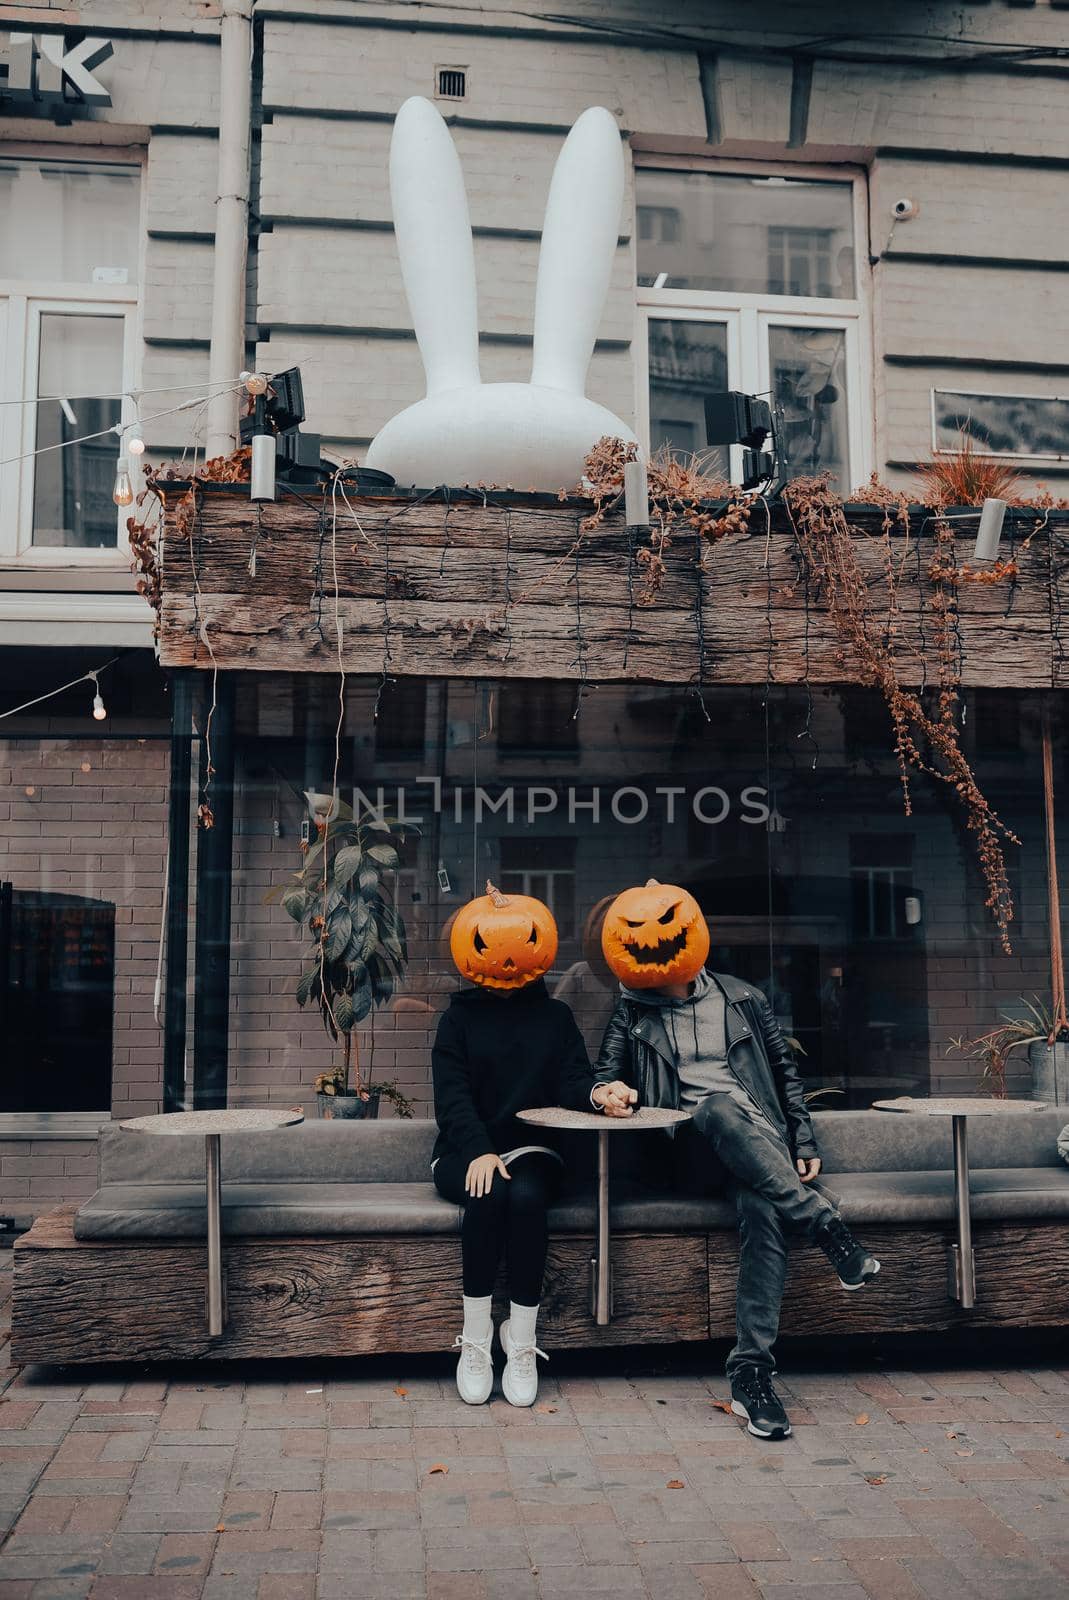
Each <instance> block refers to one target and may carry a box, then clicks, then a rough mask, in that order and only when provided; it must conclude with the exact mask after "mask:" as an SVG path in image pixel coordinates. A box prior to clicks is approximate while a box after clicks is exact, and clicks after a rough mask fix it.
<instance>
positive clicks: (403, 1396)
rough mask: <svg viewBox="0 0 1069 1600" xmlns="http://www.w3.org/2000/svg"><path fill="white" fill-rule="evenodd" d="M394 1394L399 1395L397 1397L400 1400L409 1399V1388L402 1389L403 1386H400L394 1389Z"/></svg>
mask: <svg viewBox="0 0 1069 1600" xmlns="http://www.w3.org/2000/svg"><path fill="white" fill-rule="evenodd" d="M394 1394H395V1395H396V1396H397V1398H398V1399H399V1400H407V1399H408V1390H407V1389H402V1388H400V1387H398V1388H396V1389H395V1390H394Z"/></svg>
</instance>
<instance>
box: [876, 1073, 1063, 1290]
mask: <svg viewBox="0 0 1069 1600" xmlns="http://www.w3.org/2000/svg"><path fill="white" fill-rule="evenodd" d="M872 1109H873V1110H874V1111H904V1112H906V1113H907V1114H909V1115H912V1116H921V1117H949V1118H950V1119H951V1128H952V1130H953V1136H954V1213H955V1217H956V1220H957V1229H958V1242H957V1244H952V1245H951V1246H950V1247H949V1251H948V1256H947V1293H948V1294H949V1296H950V1298H951V1299H952V1300H957V1301H959V1302H960V1304H961V1307H962V1310H963V1311H970V1310H971V1309H972V1307H973V1306H974V1305H975V1304H976V1261H975V1257H974V1256H973V1248H972V1216H971V1214H970V1210H969V1134H968V1119H969V1118H970V1117H999V1116H1024V1115H1027V1113H1028V1112H1030V1111H1044V1110H1045V1109H1046V1103H1045V1101H1043V1100H997V1099H995V1097H994V1096H982V1095H976V1096H972V1095H942V1096H939V1095H933V1096H931V1097H930V1098H927V1099H925V1098H923V1097H916V1096H913V1095H901V1096H900V1097H899V1098H898V1099H897V1100H874V1101H873V1102H872Z"/></svg>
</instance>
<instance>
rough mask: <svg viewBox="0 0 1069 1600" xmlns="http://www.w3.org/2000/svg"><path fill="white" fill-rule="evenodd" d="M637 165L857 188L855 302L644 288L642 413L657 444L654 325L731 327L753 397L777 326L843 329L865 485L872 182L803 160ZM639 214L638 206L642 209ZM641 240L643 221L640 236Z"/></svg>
mask: <svg viewBox="0 0 1069 1600" xmlns="http://www.w3.org/2000/svg"><path fill="white" fill-rule="evenodd" d="M635 165H636V167H641V168H644V169H650V168H652V169H654V170H660V171H665V170H671V171H676V172H680V171H684V172H708V173H713V174H724V175H735V176H743V177H762V178H775V177H785V178H797V179H800V180H806V179H808V180H811V181H823V182H826V183H827V182H834V183H849V184H850V185H851V189H852V198H853V221H854V271H855V274H856V288H857V295H856V298H855V299H852V300H831V299H825V298H818V297H816V296H797V295H771V294H762V295H757V294H726V293H721V292H719V291H713V290H705V289H654V288H650V287H643V286H641V285H640V286H639V287H638V288H637V289H636V292H635V296H636V326H635V382H636V390H637V392H636V395H635V416H636V420H637V428H636V431H637V433H638V436H639V439H640V440H641V442H642V445H643V447H644V448H645V450H646V451H647V452H648V451H649V447H650V372H649V324H650V322H651V321H660V320H662V319H667V320H669V321H672V322H705V323H710V322H720V323H724V324H726V326H727V330H728V339H727V350H728V384H729V386H730V387H731V388H732V389H741V390H742V391H743V392H744V393H746V394H760V393H762V391H767V390H768V388H769V385H770V381H771V374H770V358H769V349H768V330H769V328H770V327H811V328H834V329H842V330H843V332H844V333H845V335H846V368H847V384H848V394H849V404H848V409H847V440H848V450H849V457H850V459H849V463H848V468H847V477H848V479H849V487H850V488H853V487H854V486H855V485H858V484H861V483H864V482H865V481H866V480H867V479H868V477H869V475H870V473H871V472H872V470H873V461H874V455H875V423H874V416H873V354H872V333H871V328H872V319H871V315H870V305H871V283H870V272H869V243H868V240H869V233H868V203H867V199H868V197H867V189H866V178H865V174H864V172H862V171H859V170H858V169H857V168H846V167H823V166H822V167H814V166H809V165H803V164H801V163H795V162H775V161H772V162H757V161H730V160H716V161H710V160H705V159H702V158H698V157H695V158H691V157H686V156H672V155H658V154H657V153H656V152H654V151H651V150H646V149H644V150H643V151H641V153H638V152H636V157H635ZM636 210H637V207H636ZM637 237H638V224H637V216H636V222H635V238H636V240H637ZM741 475H742V451H741V449H740V448H739V447H738V446H733V447H732V449H731V476H732V480H733V481H734V482H736V483H737V482H739V481H740V479H741Z"/></svg>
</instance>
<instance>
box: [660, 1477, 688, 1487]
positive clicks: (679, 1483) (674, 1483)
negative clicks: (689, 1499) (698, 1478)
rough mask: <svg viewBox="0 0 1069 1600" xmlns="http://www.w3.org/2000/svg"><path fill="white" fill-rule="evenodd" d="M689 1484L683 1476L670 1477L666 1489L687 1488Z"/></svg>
mask: <svg viewBox="0 0 1069 1600" xmlns="http://www.w3.org/2000/svg"><path fill="white" fill-rule="evenodd" d="M686 1487H687V1486H686V1484H685V1483H684V1482H683V1479H682V1478H669V1480H668V1482H667V1483H666V1484H665V1488H666V1489H685V1488H686Z"/></svg>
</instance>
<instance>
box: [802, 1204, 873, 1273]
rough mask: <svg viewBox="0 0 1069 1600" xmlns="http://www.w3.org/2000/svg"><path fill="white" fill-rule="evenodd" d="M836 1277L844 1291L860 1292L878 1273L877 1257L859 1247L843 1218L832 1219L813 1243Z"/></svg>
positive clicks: (861, 1245)
mask: <svg viewBox="0 0 1069 1600" xmlns="http://www.w3.org/2000/svg"><path fill="white" fill-rule="evenodd" d="M813 1242H814V1244H818V1245H819V1246H820V1248H821V1249H822V1250H823V1252H824V1254H825V1255H826V1256H827V1258H828V1260H829V1261H830V1262H831V1264H832V1266H833V1267H834V1268H835V1270H836V1272H837V1273H838V1274H839V1282H840V1283H841V1284H842V1286H843V1288H844V1289H861V1288H863V1287H864V1285H865V1284H866V1283H868V1281H869V1279H870V1278H874V1277H875V1276H876V1274H877V1273H878V1272H879V1270H880V1263H879V1262H878V1261H877V1260H876V1257H875V1256H873V1255H870V1254H869V1252H868V1251H867V1250H866V1249H865V1246H864V1245H863V1244H858V1242H857V1240H856V1239H855V1238H854V1236H853V1234H852V1233H851V1232H850V1229H849V1228H848V1227H847V1226H846V1223H845V1222H844V1221H843V1219H842V1217H839V1216H835V1217H831V1218H830V1219H829V1220H828V1221H827V1222H826V1223H825V1224H824V1226H823V1227H822V1228H821V1229H820V1230H819V1231H818V1232H817V1234H816V1235H815V1236H814V1240H813Z"/></svg>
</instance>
